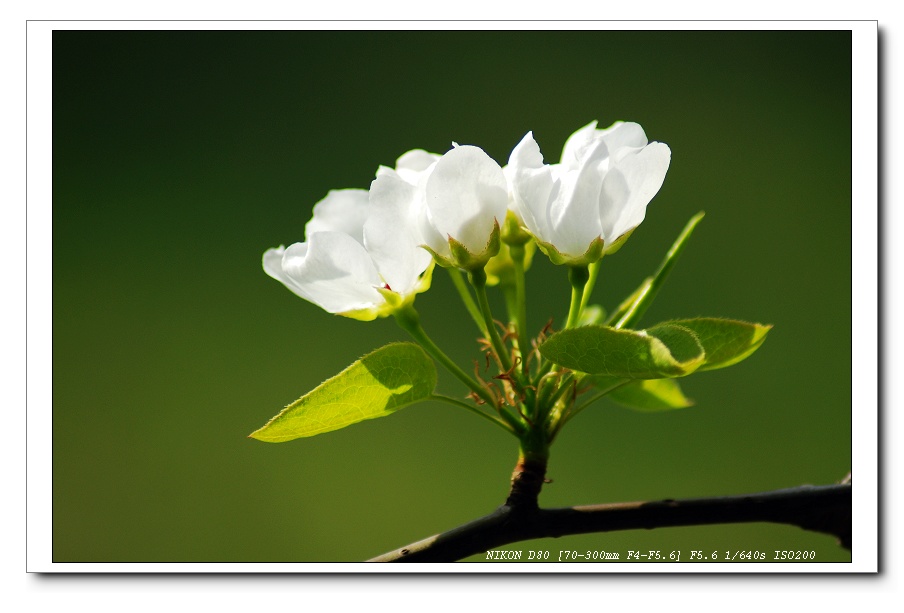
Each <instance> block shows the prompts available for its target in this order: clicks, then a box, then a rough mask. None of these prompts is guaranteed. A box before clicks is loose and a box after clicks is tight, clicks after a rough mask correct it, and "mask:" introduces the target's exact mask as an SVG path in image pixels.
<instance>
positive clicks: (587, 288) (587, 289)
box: [581, 258, 603, 312]
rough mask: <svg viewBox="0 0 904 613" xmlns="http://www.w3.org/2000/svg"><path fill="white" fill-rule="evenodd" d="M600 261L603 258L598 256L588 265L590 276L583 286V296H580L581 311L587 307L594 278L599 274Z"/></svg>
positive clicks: (594, 281) (594, 282) (594, 283)
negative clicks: (597, 258)
mask: <svg viewBox="0 0 904 613" xmlns="http://www.w3.org/2000/svg"><path fill="white" fill-rule="evenodd" d="M602 262H603V260H602V258H600V259H599V260H597V261H596V262H594V263H593V264H591V265H590V266H589V267H588V268H589V270H590V278H589V279H588V280H587V285H585V286H584V296H583V297H582V298H581V311H582V312H583V311H584V309H586V308H587V303H588V302H590V294H592V293H593V288H594V287H595V286H596V280H597V278H598V277H599V276H600V265H601V264H602Z"/></svg>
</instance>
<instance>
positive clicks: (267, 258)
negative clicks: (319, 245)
mask: <svg viewBox="0 0 904 613" xmlns="http://www.w3.org/2000/svg"><path fill="white" fill-rule="evenodd" d="M292 247H296V249H298V250H299V251H301V252H302V253H303V252H304V251H305V250H306V249H307V245H306V244H305V243H296V244H295V245H292ZM299 248H300V249H299ZM285 253H286V248H285V247H283V246H282V245H280V246H279V247H278V248H276V249H267V251H266V252H265V253H264V258H263V265H264V272H266V273H267V274H268V275H270V276H271V277H273V278H274V279H276V280H277V281H279V282H280V283H282V284H283V285H285V286H286V287H287V288H289V289H290V290H292V293H294V294H295V295H297V296H301V297H302V298H304V299H305V300H310V297H309V296H308V295H307V294H305V293H304V291H302V289H301V288H300V287H298V285H297V284H296V283H295V281H293V280H292V279H291V278H289V276H288V275H286V273H285V272H284V271H283V266H282V263H283V256H284V255H285ZM302 257H303V255H302Z"/></svg>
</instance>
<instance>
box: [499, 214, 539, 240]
mask: <svg viewBox="0 0 904 613" xmlns="http://www.w3.org/2000/svg"><path fill="white" fill-rule="evenodd" d="M532 238H533V236H531V234H530V232H528V231H527V229H526V228H524V227H523V226H522V225H521V222H520V221H519V220H518V217H517V216H516V215H515V214H514V213H513V212H512V211H511V210H508V211H506V212H505V221H504V222H503V223H502V242H503V243H505V244H506V245H524V244H525V243H527V242H528V241H530V239H532Z"/></svg>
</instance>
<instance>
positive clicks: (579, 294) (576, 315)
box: [565, 266, 590, 330]
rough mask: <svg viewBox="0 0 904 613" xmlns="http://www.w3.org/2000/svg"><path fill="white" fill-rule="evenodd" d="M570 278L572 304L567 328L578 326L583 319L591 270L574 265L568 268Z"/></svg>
mask: <svg viewBox="0 0 904 613" xmlns="http://www.w3.org/2000/svg"><path fill="white" fill-rule="evenodd" d="M568 280H569V281H571V305H570V306H569V307H568V320H567V321H566V322H565V329H566V330H567V329H569V328H574V327H576V326H577V325H578V321H579V320H580V319H581V308H582V304H583V299H584V290H585V288H586V287H587V282H588V281H589V280H590V271H589V270H588V269H587V267H586V266H572V267H570V268H569V269H568Z"/></svg>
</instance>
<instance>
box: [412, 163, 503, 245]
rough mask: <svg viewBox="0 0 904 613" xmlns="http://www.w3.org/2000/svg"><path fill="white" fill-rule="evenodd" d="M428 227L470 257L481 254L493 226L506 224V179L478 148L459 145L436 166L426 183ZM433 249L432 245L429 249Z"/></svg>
mask: <svg viewBox="0 0 904 613" xmlns="http://www.w3.org/2000/svg"><path fill="white" fill-rule="evenodd" d="M426 197H427V210H428V212H429V220H430V223H431V224H432V225H433V227H434V228H436V230H437V232H439V233H440V234H441V235H442V236H450V237H452V238H454V239H456V240H457V241H459V242H460V243H462V244H463V245H464V246H465V248H466V249H467V250H468V251H471V252H472V253H482V252H483V251H484V250H485V249H486V246H487V243H488V242H489V240H490V234H491V233H492V231H493V225H494V223H495V222H496V221H498V222H499V223H500V224H502V222H503V221H504V220H505V210H506V207H507V205H508V190H507V189H506V181H505V175H503V174H502V168H500V167H499V164H497V163H496V162H495V161H494V160H493V159H492V158H491V157H490V156H488V155H487V154H486V153H485V152H484V151H483V150H482V149H480V148H479V147H474V146H471V145H462V146H459V147H456V148H454V149H452V150H450V151H448V152H447V153H446V154H445V155H443V157H442V158H440V160H439V161H438V162H437V163H436V166H434V168H433V171H432V172H431V173H430V177H429V178H428V179H427V183H426ZM432 247H433V245H431V248H432Z"/></svg>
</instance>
